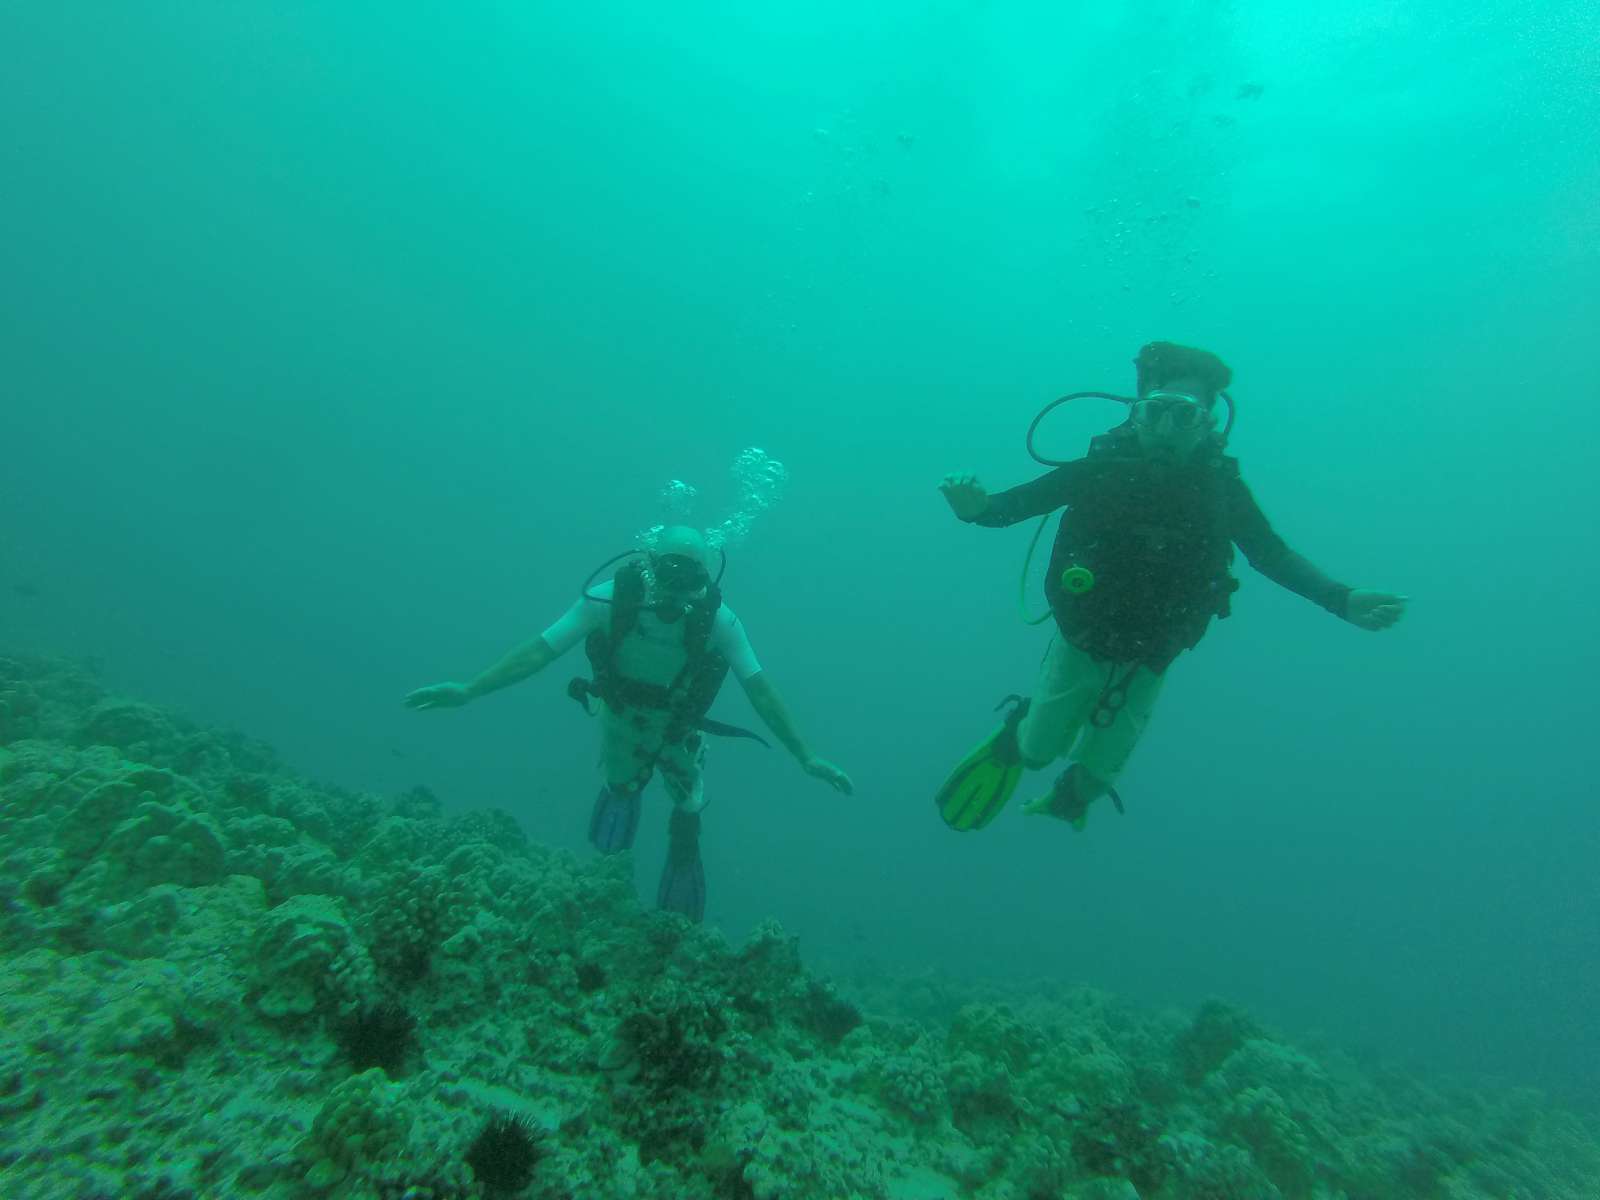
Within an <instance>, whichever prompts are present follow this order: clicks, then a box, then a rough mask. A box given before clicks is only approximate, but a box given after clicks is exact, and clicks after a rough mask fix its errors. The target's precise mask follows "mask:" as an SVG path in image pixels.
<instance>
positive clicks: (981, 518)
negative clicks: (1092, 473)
mask: <svg viewBox="0 0 1600 1200" xmlns="http://www.w3.org/2000/svg"><path fill="white" fill-rule="evenodd" d="M1084 469H1085V468H1084V460H1083V459H1081V458H1080V459H1078V460H1076V461H1075V462H1069V463H1067V464H1066V465H1064V466H1060V467H1057V468H1056V469H1055V470H1054V471H1051V472H1050V474H1048V475H1041V476H1039V478H1037V479H1035V480H1033V481H1031V482H1029V483H1024V484H1019V485H1018V486H1016V487H1014V488H1010V489H1008V490H1007V491H1004V492H996V493H995V494H994V495H992V496H990V497H989V507H988V508H986V509H984V510H983V512H982V513H980V514H979V515H978V516H976V517H974V518H973V519H972V522H971V523H972V524H973V525H983V526H987V527H988V528H990V529H1000V528H1003V527H1005V526H1007V525H1015V524H1016V523H1017V522H1018V521H1026V520H1027V519H1028V518H1029V517H1040V516H1043V515H1044V514H1045V513H1047V512H1053V511H1054V510H1056V509H1058V508H1060V507H1061V506H1062V505H1063V504H1070V503H1072V498H1073V495H1074V493H1075V492H1076V488H1077V484H1078V481H1079V480H1080V479H1082V478H1083V474H1084Z"/></svg>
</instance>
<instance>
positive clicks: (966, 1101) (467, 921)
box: [0, 656, 1600, 1200]
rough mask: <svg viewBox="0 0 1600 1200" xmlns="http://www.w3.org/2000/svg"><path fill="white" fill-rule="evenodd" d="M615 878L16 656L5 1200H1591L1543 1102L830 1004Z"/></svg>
mask: <svg viewBox="0 0 1600 1200" xmlns="http://www.w3.org/2000/svg"><path fill="white" fill-rule="evenodd" d="M630 870H631V864H630V863H628V862H627V860H626V858H625V857H624V858H622V859H617V860H612V861H609V862H602V861H583V862H579V861H577V860H576V859H574V858H573V857H572V856H571V855H569V854H566V853H557V852H553V851H550V850H547V849H545V848H544V847H541V846H537V845H533V844H531V843H529V842H528V841H527V840H526V838H525V837H524V836H523V834H522V833H521V832H520V830H519V829H518V827H517V824H516V822H515V821H514V820H513V819H512V818H511V817H510V816H508V815H507V814H505V813H503V812H498V811H488V812H473V813H469V814H466V815H464V816H456V817H451V818H448V819H447V818H445V817H444V816H442V815H441V811H440V808H439V805H438V803H437V802H436V800H435V799H434V797H433V796H431V795H430V794H429V793H427V792H426V791H424V790H421V789H418V790H416V791H413V792H411V793H408V794H406V795H402V796H397V797H388V798H385V797H379V796H374V795H366V794H361V793H354V792H348V791H342V790H339V789H337V788H330V787H323V786H318V785H315V784H312V783H308V782H307V781H305V780H303V779H300V778H297V777H296V776H294V775H293V774H290V773H289V772H288V771H286V770H285V769H284V768H283V767H282V766H281V765H280V764H279V763H278V761H277V760H276V758H275V757H274V755H273V753H272V751H271V750H270V749H268V748H267V747H265V746H263V745H261V744H259V743H257V742H254V741H251V740H249V739H248V738H244V737H240V736H237V735H234V734H227V733H220V732H216V731H213V730H208V729H203V728H199V727H197V726H196V725H194V724H191V723H189V722H187V721H184V720H182V719H180V718H178V717H176V716H174V715H173V714H171V713H168V712H164V711H162V710H160V709H158V708H154V707H151V706H149V705H146V704H141V703H139V702H137V701H132V700H127V699H124V698H121V697H117V696H112V695H108V694H107V693H106V692H105V690H104V689H103V688H102V687H101V686H100V685H99V684H98V683H97V682H96V680H95V679H94V677H93V676H92V675H91V674H89V673H88V672H87V671H85V670H83V669H80V668H77V667H75V666H73V665H70V664H67V663H63V662H59V661H54V660H45V659H40V658H35V657H29V656H13V657H9V658H7V657H0V905H3V908H0V912H3V918H0V920H3V924H0V1196H4V1197H5V1198H6V1200H32V1198H45V1197H50V1198H55V1197H70V1198H74V1200H76V1198H84V1200H89V1198H97V1197H106V1198H108V1200H109V1198H113V1197H115V1198H118V1200H122V1198H127V1200H178V1198H180V1197H228V1198H233V1197H240V1198H246V1200H248V1198H255V1197H259V1198H261V1200H291V1198H299V1197H306V1198H312V1197H316V1198H322V1197H384V1198H398V1197H458V1198H466V1197H477V1196H483V1197H508V1196H526V1197H530V1198H537V1197H545V1198H549V1197H611V1196H618V1197H660V1198H662V1200H666V1198H668V1197H670V1198H673V1200H680V1198H695V1197H718V1198H725V1200H736V1198H740V1197H759V1198H762V1200H765V1198H768V1197H819V1198H826V1200H844V1198H846V1197H886V1198H887V1197H894V1198H912V1197H915V1198H918V1200H934V1198H948V1200H955V1198H956V1197H964V1198H971V1200H1091V1198H1092V1200H1111V1198H1119V1200H1134V1198H1135V1197H1143V1198H1144V1200H1182V1198H1194V1200H1200V1198H1205V1200H1257V1198H1262V1200H1265V1198H1270V1197H1287V1198H1289V1200H1300V1198H1312V1197H1315V1198H1330V1200H1331V1198H1334V1197H1345V1198H1348V1200H1402V1198H1404V1200H1469V1198H1470V1200H1491V1198H1492V1200H1511V1198H1521V1200H1561V1198H1563V1197H1571V1198H1573V1200H1594V1198H1595V1197H1596V1196H1600V1130H1597V1128H1596V1127H1595V1125H1594V1124H1593V1123H1591V1122H1589V1121H1587V1120H1585V1119H1584V1118H1580V1117H1579V1116H1577V1115H1574V1114H1572V1113H1569V1112H1564V1111H1561V1110H1560V1109H1558V1108H1556V1107H1554V1106H1552V1105H1551V1104H1549V1103H1547V1102H1546V1101H1545V1100H1544V1099H1542V1098H1541V1097H1540V1096H1538V1095H1537V1094H1535V1093H1531V1092H1526V1091H1517V1092H1505V1093H1495V1092H1486V1091H1484V1090H1481V1089H1480V1090H1467V1089H1464V1088H1462V1087H1459V1086H1453V1087H1445V1086H1443V1085H1440V1084H1432V1085H1430V1084H1429V1083H1426V1082H1424V1081H1421V1080H1418V1079H1415V1078H1409V1077H1402V1076H1399V1075H1396V1074H1394V1073H1392V1072H1377V1071H1372V1072H1366V1073H1364V1072H1363V1071H1362V1070H1360V1069H1358V1068H1357V1067H1356V1066H1354V1065H1353V1064H1352V1063H1351V1062H1350V1061H1348V1060H1346V1059H1345V1058H1343V1057H1342V1056H1339V1055H1334V1054H1322V1055H1320V1056H1318V1057H1314V1056H1312V1055H1311V1054H1308V1053H1307V1052H1305V1051H1303V1050H1300V1049H1297V1048H1296V1047H1294V1046H1293V1045H1290V1044H1289V1043H1288V1042H1287V1041H1285V1040H1284V1039H1283V1038H1281V1037H1278V1036H1276V1035H1274V1034H1273V1033H1271V1032H1270V1031H1267V1030H1265V1029H1262V1028H1260V1027H1259V1026H1258V1025H1257V1024H1256V1022H1254V1021H1253V1020H1252V1019H1251V1018H1250V1017H1249V1016H1248V1015H1247V1014H1245V1013H1242V1012H1239V1011H1237V1010H1235V1009H1232V1008H1230V1007H1228V1006H1226V1005H1223V1004H1219V1003H1213V1004H1208V1005H1206V1006H1204V1007H1202V1008H1201V1009H1200V1010H1199V1011H1197V1012H1194V1013H1190V1014H1150V1013H1144V1012H1141V1011H1138V1010H1136V1009H1134V1008H1132V1007H1130V1006H1128V1005H1125V1004H1121V1003H1119V1002H1118V1001H1116V1000H1115V999H1114V998H1112V997H1109V996H1106V995H1104V994H1101V993H1098V992H1094V991H1089V990H1076V991H1058V992H1056V993H1054V994H1052V995H1043V994H1040V995H1028V994H1025V993H1021V992H1018V993H1016V994H1014V995H1012V996H1010V997H1008V999H1007V1001H1006V1002H1004V1003H1002V1002H997V1001H996V1000H995V998H994V996H993V995H992V994H990V995H983V994H980V993H979V992H978V991H977V990H974V991H973V992H972V993H971V995H970V999H969V1000H967V1001H966V1002H963V1001H962V998H960V997H959V996H958V997H956V998H955V1000H954V1002H953V1003H951V1002H948V1001H949V999H950V998H949V996H948V989H947V994H946V995H945V996H942V997H939V998H937V1002H934V1000H933V999H931V998H930V996H929V994H928V993H927V991H926V989H920V990H919V987H918V985H916V984H914V983H911V982H907V983H906V984H905V985H903V986H895V985H893V984H883V985H879V986H875V987H874V988H872V990H871V991H870V993H863V994H858V995H856V996H855V997H854V998H853V999H852V998H847V997H846V996H844V995H841V994H839V993H838V992H836V991H835V989H834V988H832V987H831V986H830V985H829V984H827V983H826V982H823V981H821V980H818V979H814V978H812V977H811V976H809V975H808V974H807V973H806V971H805V968H804V967H803V966H802V964H801V962H800V960H799V957H798V955H797V953H796V950H795V946H794V943H793V941H792V940H791V939H789V938H787V937H785V935H784V934H783V932H782V931H781V930H780V929H778V928H777V927H776V926H768V927H765V928H763V929H761V930H760V931H758V932H757V933H756V934H755V936H753V937H752V938H751V939H750V941H748V942H747V943H746V944H745V945H743V946H737V947H736V946H730V945H728V944H727V943H726V941H724V939H723V938H721V937H720V936H718V935H717V934H715V933H713V932H709V931H706V930H703V929H697V928H693V927H690V926H689V925H687V924H685V923H684V922H683V921H682V920H680V919H679V918H676V917H667V916H662V915H659V914H656V913H652V912H648V911H645V910H643V909H641V907H640V905H639V902H638V900H637V899H636V897H635V895H634V891H633V888H632V885H631V883H630Z"/></svg>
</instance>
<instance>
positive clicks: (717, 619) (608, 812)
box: [405, 526, 853, 922]
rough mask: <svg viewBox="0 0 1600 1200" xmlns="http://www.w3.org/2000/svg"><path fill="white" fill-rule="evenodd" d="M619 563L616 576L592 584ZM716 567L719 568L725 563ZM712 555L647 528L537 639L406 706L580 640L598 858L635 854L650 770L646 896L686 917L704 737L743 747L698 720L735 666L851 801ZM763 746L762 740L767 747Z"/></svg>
mask: <svg viewBox="0 0 1600 1200" xmlns="http://www.w3.org/2000/svg"><path fill="white" fill-rule="evenodd" d="M618 559H626V560H627V561H626V562H624V563H623V565H622V566H621V567H620V568H619V569H618V570H617V572H616V576H615V577H614V578H613V579H611V580H608V581H606V582H604V583H600V584H595V582H594V581H595V579H596V578H597V577H598V576H599V575H600V573H601V572H602V571H604V570H605V569H606V567H609V566H610V565H611V564H612V563H613V562H616V561H617V560H618ZM722 561H723V563H724V564H725V563H726V558H725V557H724V558H723V560H722ZM712 562H713V559H712V554H711V551H710V549H709V547H708V546H707V544H706V539H705V537H704V536H703V535H702V534H701V533H700V531H699V530H697V529H693V528H690V527H688V526H667V527H659V528H657V529H656V530H654V531H653V532H652V534H651V536H650V537H649V539H648V548H647V549H645V550H643V551H631V552H628V553H626V554H622V555H618V556H617V558H614V559H611V560H609V561H608V562H606V563H603V564H602V565H601V567H600V568H599V570H597V571H596V572H595V573H594V574H593V575H591V576H590V577H589V581H588V582H587V583H586V584H585V586H584V589H583V594H582V595H581V596H580V597H579V598H578V600H577V601H576V602H575V603H574V604H573V606H572V607H571V608H570V609H568V610H567V612H566V614H565V615H564V616H562V617H561V619H560V620H558V621H557V622H556V623H555V624H554V625H552V626H550V628H548V629H546V630H545V631H544V633H543V634H541V635H540V636H539V637H536V638H534V639H533V640H532V641H529V642H527V643H525V644H524V645H521V646H518V647H517V648H516V649H514V650H512V651H511V652H510V653H508V654H507V655H506V656H505V657H504V658H502V659H501V660H500V661H499V662H497V663H495V664H494V666H492V667H490V668H489V669H488V670H486V671H484V672H483V673H482V674H481V675H479V676H478V677H477V678H475V679H473V680H472V681H471V682H470V683H464V684H463V683H437V684H433V685H432V686H430V687H424V688H418V689H417V690H416V691H414V692H412V693H410V695H408V696H406V698H405V704H406V706H407V707H409V708H416V709H427V708H452V707H458V706H460V705H463V704H466V703H468V702H469V701H472V700H475V699H477V698H478V697H480V696H484V695H487V694H488V693H490V692H494V691H498V690H500V689H501V688H504V687H508V686H510V685H511V684H514V683H519V682H521V681H522V680H524V679H527V678H528V677H529V676H531V675H535V674H537V673H538V672H539V671H542V670H543V669H544V668H545V667H547V666H549V665H550V664H551V663H553V662H554V661H555V660H556V659H558V658H560V657H561V656H562V655H563V654H565V653H566V652H567V651H568V650H570V649H572V647H574V646H576V645H577V644H578V643H579V642H584V643H585V644H586V649H587V651H588V655H589V662H590V664H591V666H592V668H593V672H594V678H593V679H581V678H579V679H574V680H573V681H572V682H571V684H570V685H569V686H568V689H567V690H568V693H569V694H570V695H571V696H572V697H573V698H574V699H575V700H578V701H579V702H580V703H582V704H583V706H584V708H585V709H586V710H589V711H591V712H593V709H592V708H591V703H590V702H591V701H592V700H598V701H599V717H600V761H601V765H602V769H603V771H604V775H605V782H604V783H603V784H602V785H601V787H600V794H599V796H598V797H597V798H596V800H595V803H594V810H593V813H592V814H591V816H590V819H589V840H590V841H591V842H592V843H593V844H594V846H595V848H596V849H597V850H599V851H600V852H601V853H602V854H617V853H620V852H621V851H623V850H627V849H628V848H630V847H631V846H632V845H633V839H634V834H635V832H636V831H637V829H638V826H639V809H640V796H641V794H642V793H643V791H644V788H645V785H646V784H648V783H649V782H650V779H651V777H652V776H653V775H655V774H656V773H657V772H659V773H660V775H661V778H662V782H663V783H664V784H665V785H666V789H667V794H668V795H669V796H670V797H671V799H672V802H673V809H672V815H671V817H670V818H669V821H668V826H667V834H668V849H667V861H666V864H665V866H664V867H663V868H662V872H661V883H660V886H659V887H658V888H657V892H656V900H657V904H658V905H659V907H661V908H663V909H667V910H670V911H673V912H678V913H682V914H683V915H684V916H686V917H688V918H689V919H690V920H691V921H696V922H698V921H700V920H702V919H703V918H704V916H705V905H706V882H705V869H704V867H703V866H702V864H701V861H700V812H701V809H703V808H704V807H705V803H706V801H705V795H704V791H703V788H702V781H701V775H702V770H703V768H704V764H705V755H706V744H705V735H706V734H708V733H711V734H718V735H722V736H734V737H751V738H755V739H756V740H757V741H761V739H760V738H759V737H758V736H757V735H756V734H753V733H750V732H749V731H747V730H742V729H739V728H737V727H736V726H732V725H724V724H723V723H721V722H719V721H714V720H711V719H710V718H709V717H707V716H706V713H707V711H708V710H709V709H710V707H711V702H712V700H713V699H715V697H716V694H717V691H718V689H719V688H720V687H721V686H722V683H723V680H724V679H725V678H726V677H727V674H728V672H729V670H730V669H731V670H732V672H733V675H734V677H735V678H736V679H738V681H739V683H740V684H741V686H742V687H743V688H744V692H745V695H747V696H748V697H749V698H750V703H751V705H752V706H754V708H755V710H756V712H757V713H758V714H759V715H760V717H761V719H762V721H763V722H764V723H765V724H766V726H767V728H768V729H770V730H771V731H772V733H773V735H774V736H775V737H776V738H777V739H778V740H779V741H780V742H782V743H783V745H784V746H785V747H786V748H787V749H788V750H789V752H790V753H791V754H793V755H794V757H795V758H796V759H798V760H799V762H800V766H801V768H802V769H803V770H804V771H805V772H806V774H808V775H811V776H813V777H815V778H817V779H820V780H822V781H823V782H825V783H827V784H829V785H831V786H832V787H833V788H835V789H836V790H838V791H840V792H843V793H845V794H847V795H848V794H850V793H851V792H852V791H853V787H852V785H851V782H850V777H849V776H848V775H846V774H845V773H844V772H843V771H841V770H840V769H839V768H838V767H836V766H834V765H833V764H832V763H830V762H828V761H827V760H825V759H822V758H819V757H817V755H815V754H813V753H812V752H811V749H810V747H809V746H808V745H807V744H806V742H805V740H804V739H803V738H802V737H801V736H800V734H799V733H798V732H797V731H796V729H795V726H794V722H793V721H792V720H791V719H790V717H789V712H788V709H787V708H786V707H785V705H784V703H783V700H782V699H781V698H780V697H779V695H778V691H777V689H776V688H775V687H773V685H772V681H771V680H769V679H768V678H767V674H766V672H765V671H763V670H762V669H761V664H760V663H759V662H757V660H756V656H755V652H754V651H753V650H752V649H751V647H750V640H749V638H747V637H746V636H745V631H744V626H743V625H742V624H741V623H740V621H739V618H738V617H736V616H735V615H734V613H733V610H732V609H730V608H729V607H728V606H727V605H726V604H724V603H723V602H722V592H721V589H720V587H719V586H718V585H719V582H720V579H721V571H720V570H719V571H718V574H717V578H715V579H714V578H713V577H712V574H711V566H712ZM763 744H765V743H764V742H763Z"/></svg>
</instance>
